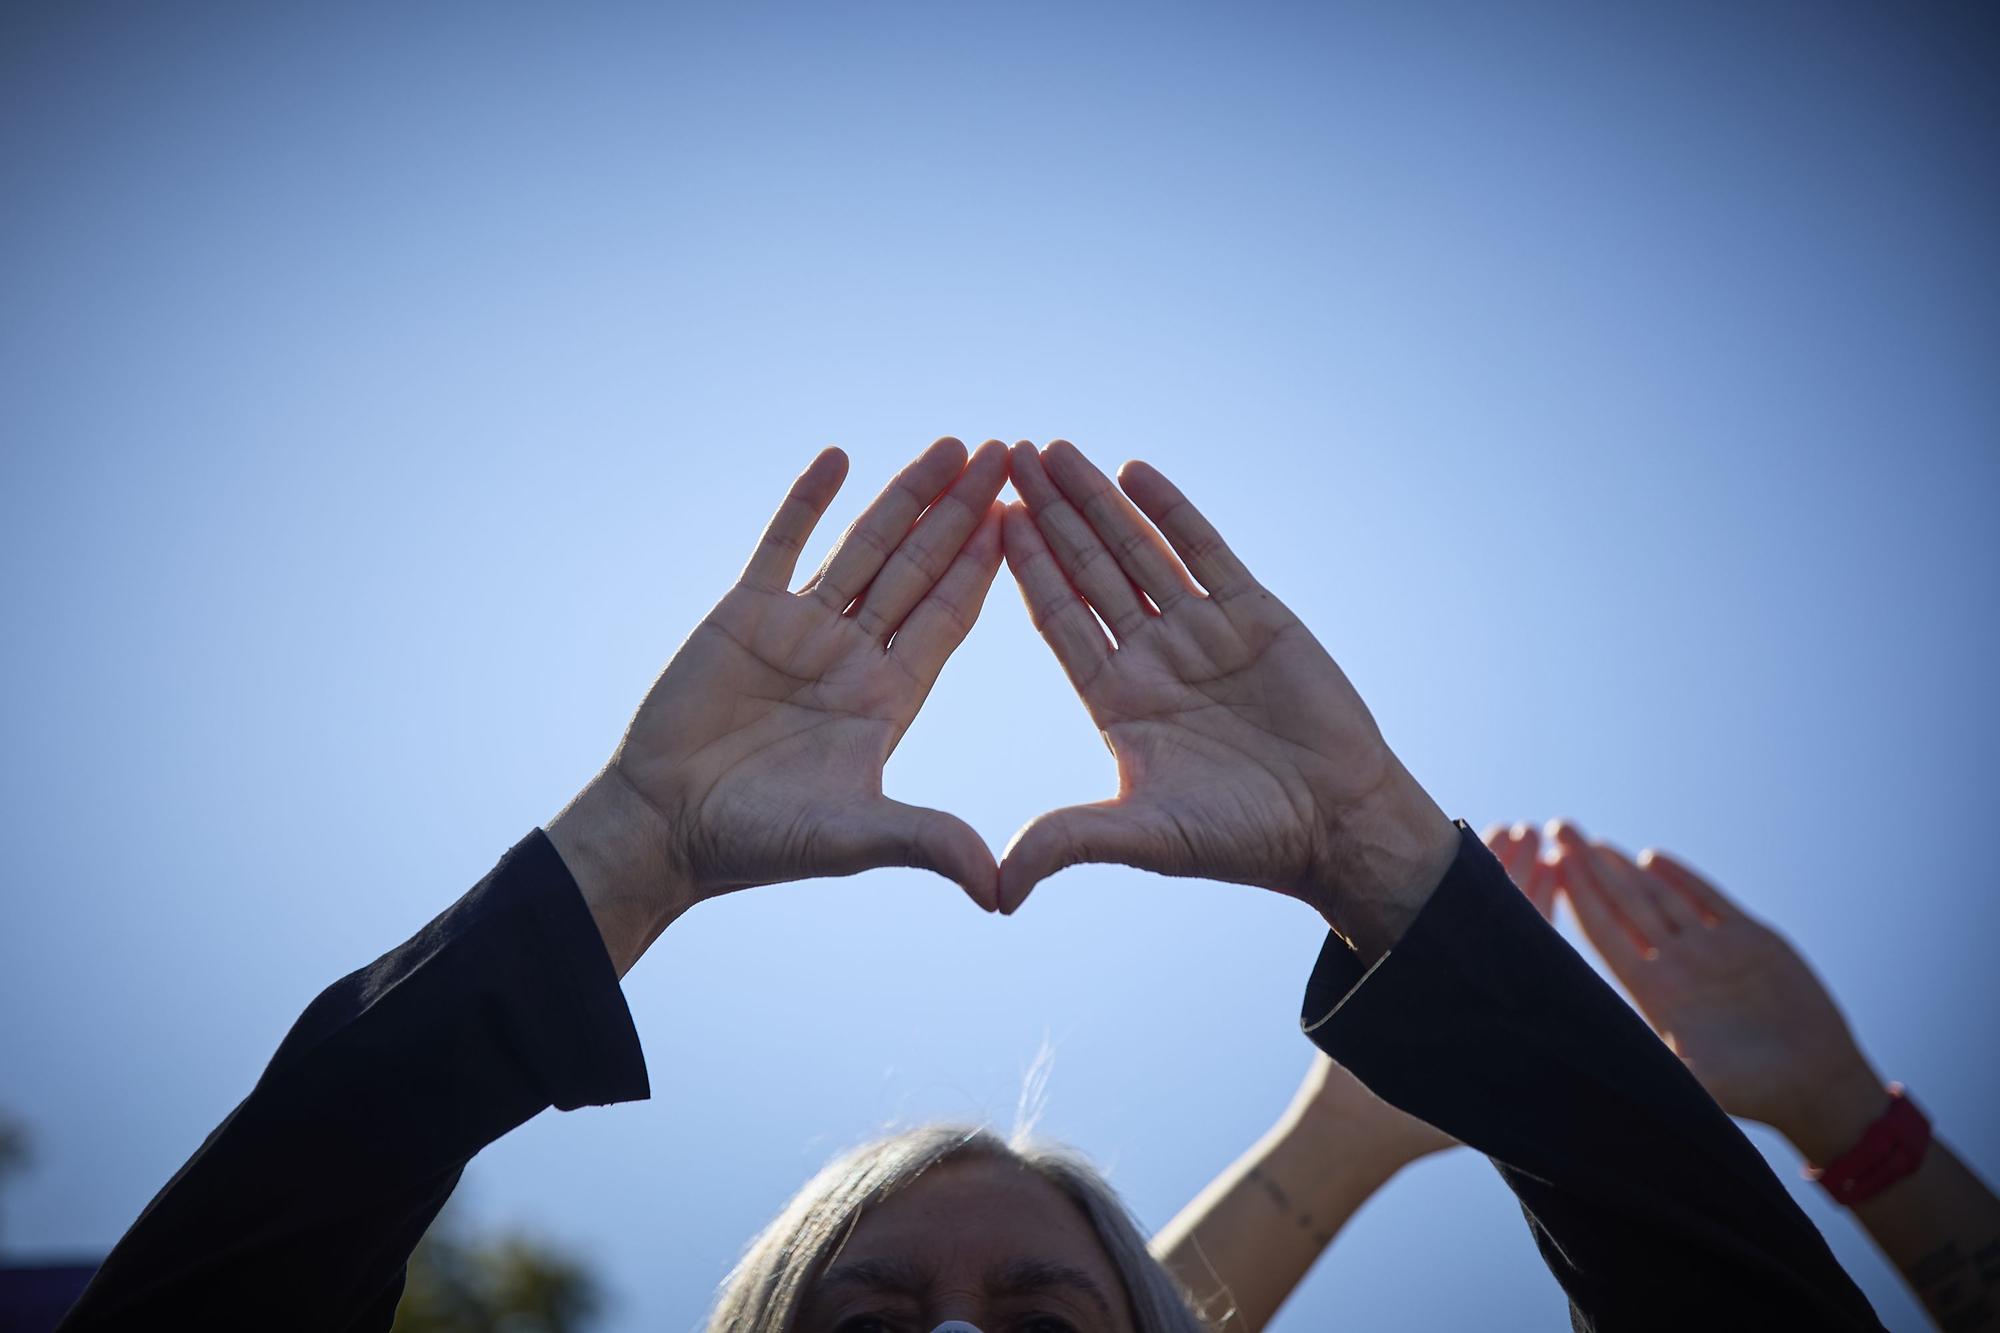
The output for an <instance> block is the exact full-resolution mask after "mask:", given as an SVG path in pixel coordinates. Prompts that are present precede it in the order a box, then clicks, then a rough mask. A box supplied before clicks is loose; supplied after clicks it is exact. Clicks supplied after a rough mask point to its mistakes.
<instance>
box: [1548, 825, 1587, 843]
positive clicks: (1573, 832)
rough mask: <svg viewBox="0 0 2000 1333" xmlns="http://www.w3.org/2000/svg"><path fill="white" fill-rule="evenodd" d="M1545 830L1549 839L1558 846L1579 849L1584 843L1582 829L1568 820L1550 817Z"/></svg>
mask: <svg viewBox="0 0 2000 1333" xmlns="http://www.w3.org/2000/svg"><path fill="white" fill-rule="evenodd" d="M1547 832H1548V837H1549V841H1551V842H1553V843H1556V844H1557V845H1558V846H1562V847H1567V848H1571V849H1573V850H1578V851H1580V850H1582V849H1583V847H1584V845H1585V844H1584V836H1583V830H1582V829H1581V828H1578V827H1577V826H1576V824H1575V823H1573V822H1571V821H1570V820H1567V819H1560V818H1558V819H1551V820H1550V821H1549V822H1548V825H1547Z"/></svg>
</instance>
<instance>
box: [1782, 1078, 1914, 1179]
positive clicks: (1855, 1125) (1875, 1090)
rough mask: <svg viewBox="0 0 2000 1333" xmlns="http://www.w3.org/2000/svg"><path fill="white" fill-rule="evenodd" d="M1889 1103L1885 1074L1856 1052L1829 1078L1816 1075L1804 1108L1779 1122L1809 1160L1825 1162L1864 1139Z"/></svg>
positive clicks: (1803, 1101)
mask: <svg viewBox="0 0 2000 1333" xmlns="http://www.w3.org/2000/svg"><path fill="white" fill-rule="evenodd" d="M1888 1105H1889V1092H1888V1089H1887V1087H1886V1086H1885V1085H1884V1084H1883V1082H1882V1078H1881V1076H1880V1075H1879V1074H1877V1073H1876V1072H1875V1071H1874V1070H1873V1069H1871V1068H1869V1066H1868V1063H1867V1061H1866V1060H1864V1059H1862V1058H1861V1056H1860V1054H1859V1053H1856V1055H1855V1058H1854V1063H1853V1064H1852V1065H1850V1066H1848V1067H1846V1068H1844V1069H1842V1070H1841V1071H1840V1072H1839V1073H1838V1074H1836V1075H1834V1076H1832V1077H1830V1078H1816V1079H1814V1080H1812V1082H1811V1093H1810V1095H1809V1096H1807V1097H1805V1098H1803V1099H1802V1100H1801V1110H1800V1111H1799V1112H1798V1113H1796V1114H1794V1115H1792V1116H1790V1117H1788V1118H1787V1119H1786V1121H1785V1123H1784V1124H1781V1125H1778V1126H1776V1128H1777V1129H1778V1130H1779V1132H1780V1133H1782V1134H1783V1135H1784V1136H1785V1137H1786V1138H1788V1139H1790V1140H1791V1142H1792V1146H1793V1147H1795V1148H1797V1149H1798V1150H1799V1152H1800V1153H1801V1154H1802V1155H1803V1156H1804V1157H1805V1159H1806V1160H1807V1161H1808V1162H1811V1163H1813V1164H1815V1165H1820V1166H1823V1165H1825V1164H1826V1163H1828V1162H1831V1161H1833V1160H1834V1159H1835V1158H1836V1157H1839V1156H1840V1155H1841V1154H1843V1153H1845V1152H1847V1151H1848V1150H1849V1149H1850V1148H1852V1147H1854V1145H1855V1144H1857V1143H1859V1142H1860V1141H1861V1136H1862V1135H1863V1134H1864V1133H1865V1132H1867V1129H1868V1127H1869V1126H1870V1125H1872V1124H1874V1123H1875V1121H1876V1120H1877V1119H1879V1118H1880V1117H1881V1115H1882V1112H1883V1111H1884V1110H1885V1109H1887V1107H1888Z"/></svg>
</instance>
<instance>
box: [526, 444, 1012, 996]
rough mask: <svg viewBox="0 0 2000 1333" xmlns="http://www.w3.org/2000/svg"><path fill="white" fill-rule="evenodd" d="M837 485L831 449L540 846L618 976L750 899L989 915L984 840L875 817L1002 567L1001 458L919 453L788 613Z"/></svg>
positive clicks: (886, 814) (926, 818) (950, 447)
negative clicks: (883, 902) (707, 917)
mask: <svg viewBox="0 0 2000 1333" xmlns="http://www.w3.org/2000/svg"><path fill="white" fill-rule="evenodd" d="M846 475H847V456H846V455H845V454H843V453H842V452H841V451H840V450H838V449H827V450H824V451H823V452H821V453H820V455H819V456H818V457H817V458H815V459H814V460H813V461H812V463H811V464H810V465H809V466H808V467H807V468H806V470H805V471H804V472H803V473H802V474H801V475H800V476H799V478H798V480H797V481H795V482H794V483H793V484H792V487H791V490H790V492H789V493H788V494H787V495H786V497H785V499H784V502H783V503H782V504H781V505H780V506H779V508H778V511H777V514H776V515H775V516H774V517H773V518H772V520H771V523H770V526H769V527H768V528H767V529H766V530H765V532H764V536H763V539H762V540H761V541H760V542H759V543H758V545H757V548H756V550H755V552H754V553H753V554H752V555H751V557H750V560H749V563H748V564H747V565H746V566H745V567H744V570H743V574H742V577H741V578H740V579H738V581H737V583H736V585H735V586H734V587H732V588H731V589H729V591H728V592H727V593H725V594H724V595H723V598H722V600H721V601H720V602H718V603H717V604H716V606H715V609H714V610H712V611H710V612H709V613H708V615H707V617H706V618H704V619H703V620H702V622H701V624H699V625H697V626H696V627H695V630H694V632H693V633H692V634H690V635H689V636H688V638H687V641H686V642H685V643H683V644H682V645H681V648H680V650H679V651H678V652H676V653H675V654H674V656H673V659H672V660H671V661H669V662H668V663H667V666H666V669H665V670H664V671H662V672H661V673H660V677H659V679H658V680H657V681H655V682H654V684H653V687H652V689H651V690H650V691H649V692H648V693H647V695H646V698H645V701H644V702H643V703H641V704H640V705H639V710H638V713H637V714H636V715H635V716H634V717H633V719H632V723H631V726H630V727H629V728H628V729H627V731H626V734H625V737H624V740H623V741H622V742H621V743H620V744H619V746H618V750H617V753H616V755H615V756H614V757H613V759H612V762H611V763H610V765H609V766H608V767H607V768H606V769H605V771H604V773H602V774H601V775H600V776H599V777H598V779H597V780H596V781H594V782H593V783H591V785H590V786H589V787H588V788H586V789H585V791H584V792H583V793H582V794H581V795H580V796H579V797H578V798H577V801H576V802H575V803H574V804H572V805H571V807H570V808H568V809H566V810H565V811H564V812H563V813H562V814H561V815H560V816H558V817H557V818H556V819H555V820H554V821H552V822H551V824H550V826H549V830H548V832H549V837H550V838H551V839H552V840H553V841H554V842H555V843H556V846H557V849H558V850H559V851H560V852H562V854H563V858H564V860H565V861H566V862H568V863H569V864H570V865H571V867H572V869H573V870H575V869H576V868H578V867H579V866H581V867H582V872H581V873H580V874H579V879H578V882H579V884H580V885H581V887H582V888H583V891H584V896H585V899H586V901H588V902H589V903H590V904H591V908H592V911H593V912H594V913H595V914H596V915H597V917H598V923H599V926H600V928H602V929H603V930H604V933H605V943H606V946H607V948H609V949H610V951H611V954H612V959H613V961H614V963H615V964H616V965H617V967H618V969H619V972H620V973H621V974H622V973H623V972H624V971H625V970H626V969H628V968H629V967H631V965H632V963H633V962H634V961H636V960H637V958H638V956H639V954H640V953H642V952H643V951H644V949H645V948H646V946H647V945H648V944H650V943H651V941H652V940H653V938H654V937H655V936H657V935H658V934H659V932H660V931H661V930H662V929H664V928H665V926H666V924H667V923H668V922H669V921H671V920H673V919H674V918H675V917H677V916H678V915H679V914H680V913H682V912H684V911H686V910H687V909H688V908H689V907H691V906H693V905H694V904H695V903H698V902H701V901H703V900H705V899H708V898H712V897H715V896H716V895H718V894H722V893H728V892H731V891H733V890H736V889H741V888H744V887H747V886H750V885H756V884H771V883H777V882H779V881H783V880H794V879H811V878H817V877H820V876H825V875H851V874H855V873H857V872H859V871H862V870H868V869H872V868H875V867H878V866H918V867H922V868H925V869H929V870H934V871H936V872H937V873H939V874H941V875H944V876H946V877H947V878H949V879H951V880H954V881H955V882H957V883H958V884H959V886H960V887H961V888H963V889H964V890H965V892H966V893H967V894H968V895H969V896H970V897H971V898H972V900H973V901H974V902H975V903H978V904H979V905H980V906H981V907H985V908H989V909H990V908H991V907H992V906H993V904H994V897H995V884H996V877H997V874H998V870H997V866H996V864H995V861H994V858H993V853H992V851H991V850H990V849H989V848H988V847H987V845H986V842H985V840H984V839H982V838H981V837H980V836H979V834H978V833H977V832H975V831H974V830H973V829H972V827H971V826H970V825H968V824H967V823H966V822H965V821H964V820H962V819H959V818H958V817H957V816H955V815H951V814H947V813H945V812H943V811H939V810H931V809H927V808H925V807H922V806H916V805H908V804H905V803H903V802H901V801H897V800H893V799H891V798H890V797H888V796H886V795H885V794H884V793H883V791H882V770H883V766H884V764H886V763H887V761H888V758H889V755H890V754H891V753H892V752H893V751H894V750H895V748H896V744H897V742H898V741H900V740H901V739H902V737H903V733H904V732H905V731H906V730H908V728H909V726H910V723H911V722H912V721H913V720H914V719H915V717H916V715H917V710H918V709H919V708H920V707H922V705H923V702H924V699H925V698H926V696H928V695H929V693H930V689H931V686H932V685H933V684H934V683H935V682H936V681H937V677H938V673H939V672H940V671H941V670H943V668H944V664H945V662H946V660H947V659H948V658H949V657H950V656H951V654H952V652H953V651H954V650H956V649H957V647H958V645H959V644H960V643H961V642H963V641H964V638H965V636H966V634H967V633H969V632H970V631H971V629H972V625H973V622H974V621H975V620H976V619H977V618H978V615H979V610H980V607H981V606H982V605H983V604H984V602H985V598H986V593H987V590H988V588H990V587H991V586H992V582H993V577H994V575H995V573H996V572H997V571H998V569H999V567H1000V532H999V522H1000V519H999V509H998V507H997V506H996V505H995V504H994V498H995V496H996V495H997V494H998V493H999V490H1000V487H1001V486H1002V485H1003V484H1005V482H1006V479H1007V453H1006V449H1005V448H1004V447H1003V446H1002V445H1001V444H1000V443H999V442H997V441H989V442H988V443H987V444H985V445H983V446H981V447H980V448H979V449H978V450H977V451H976V452H975V453H973V454H972V455H971V457H970V458H969V459H968V457H967V455H966V450H965V446H964V445H963V444H961V443H959V442H958V441H957V440H955V439H950V438H945V439H941V440H939V441H937V442H936V443H935V444H933V445H931V446H930V447H929V448H928V449H926V450H925V451H924V452H923V453H922V454H921V455H919V456H918V457H917V458H916V459H915V461H913V462H911V463H910V464H909V465H908V466H907V467H905V468H904V469H903V470H902V471H901V472H900V473H898V474H897V475H896V477H895V478H894V479H893V480H892V481H891V482H890V483H889V485H888V486H887V487H886V488H885V489H884V490H883V491H882V493H881V495H880V496H878V497H877V498H876V499H875V501H874V502H873V503H872V504H870V505H869V506H868V508H867V509H866V510H865V511H864V512H863V513H862V515H861V517H860V518H858V519H856V520H855V522H854V524H853V526H852V527H850V528H849V529H848V530H847V533H846V535H845V536H844V537H843V538H842V539H841V541H840V543H839V544H838V545H837V546H836V547H835V548H834V550H833V553H832V554H831V555H829V556H828V557H827V560H826V563H825V564H824V565H822V566H821V567H820V569H819V571H818V572H817V573H815V574H814V575H812V577H811V578H809V579H807V580H806V581H805V582H804V583H803V584H802V585H801V586H800V587H799V588H798V589H797V590H796V591H795V590H794V589H793V588H792V583H793V580H794V575H795V572H796V568H797V562H798V559H799V554H800V552H801V551H802V550H803V549H804V547H805V545H806V542H807V541H808V540H809V539H810V538H811V536H812V532H813V529H814V528H815V527H816V526H817V525H818V522H819V520H820V517H821V516H822V515H823V514H824V513H825V512H826V509H827V506H828V505H829V504H831V503H832V501H833V498H834V496H835V495H836V494H837V493H838V492H839V490H840V486H841V482H842V481H843V480H844V479H845V477H846Z"/></svg>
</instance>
